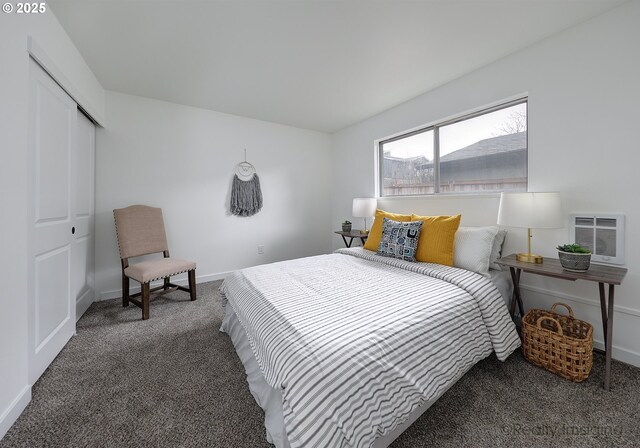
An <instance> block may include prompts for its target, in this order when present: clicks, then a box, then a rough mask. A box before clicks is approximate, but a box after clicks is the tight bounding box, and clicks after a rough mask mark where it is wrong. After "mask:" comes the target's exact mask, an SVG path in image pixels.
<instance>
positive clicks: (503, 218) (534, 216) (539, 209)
mask: <svg viewBox="0 0 640 448" xmlns="http://www.w3.org/2000/svg"><path fill="white" fill-rule="evenodd" d="M498 225H502V226H507V227H524V228H526V229H527V253H526V254H524V253H519V254H517V255H516V259H517V260H518V261H522V262H526V263H542V257H541V256H540V255H536V254H532V253H531V229H532V228H533V229H559V228H562V227H564V219H563V214H562V203H561V201H560V193H558V192H547V193H501V194H500V207H499V209H498Z"/></svg>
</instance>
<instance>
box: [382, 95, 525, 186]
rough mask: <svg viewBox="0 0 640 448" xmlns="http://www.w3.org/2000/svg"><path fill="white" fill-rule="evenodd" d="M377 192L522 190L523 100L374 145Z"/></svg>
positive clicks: (523, 178)
mask: <svg viewBox="0 0 640 448" xmlns="http://www.w3.org/2000/svg"><path fill="white" fill-rule="evenodd" d="M378 150H379V151H380V154H379V157H380V159H379V160H380V163H379V167H380V173H379V175H380V195H381V196H408V195H425V194H437V193H482V192H499V191H526V190H527V100H526V99H520V100H517V101H512V102H510V103H507V104H502V105H500V106H496V107H492V108H491V109H486V110H483V111H480V112H477V113H474V114H471V115H466V116H464V117H460V118H456V119H455V120H449V121H445V122H442V123H438V124H435V125H433V126H430V127H427V128H424V129H419V130H417V131H413V132H410V133H407V134H403V135H400V136H398V137H394V138H391V139H388V140H384V141H381V142H380V143H379V145H378Z"/></svg>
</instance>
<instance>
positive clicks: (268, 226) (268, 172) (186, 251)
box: [96, 92, 332, 312]
mask: <svg viewBox="0 0 640 448" xmlns="http://www.w3.org/2000/svg"><path fill="white" fill-rule="evenodd" d="M107 113H108V116H109V127H108V129H99V130H98V132H97V144H96V147H97V155H96V167H97V172H96V192H97V193H96V290H97V291H98V294H99V296H100V297H102V298H107V297H120V284H121V283H120V259H119V256H118V248H117V243H116V238H115V229H114V224H113V213H112V211H113V209H114V208H120V207H126V206H128V205H132V204H147V205H152V206H156V207H161V208H162V209H163V213H164V219H165V226H166V230H167V238H168V240H169V249H170V251H171V255H172V256H174V257H179V258H185V259H191V260H194V261H196V263H197V266H198V267H197V270H196V275H197V278H198V281H207V280H211V279H215V278H221V276H222V275H223V274H224V273H226V272H228V271H233V270H236V269H238V268H244V267H247V266H251V265H256V264H261V263H268V262H272V261H278V260H284V259H288V258H295V257H303V256H309V255H315V254H320V253H326V252H328V251H329V250H330V249H331V235H332V233H331V226H330V223H331V216H330V210H331V200H330V193H331V186H330V185H331V173H330V169H331V149H330V142H331V139H330V136H329V135H328V134H324V133H320V132H315V131H308V130H303V129H298V128H293V127H288V126H283V125H278V124H273V123H267V122H264V121H258V120H252V119H247V118H242V117H238V116H234V115H227V114H222V113H218V112H212V111H208V110H204V109H198V108H194V107H188V106H180V105H177V104H172V103H167V102H163V101H156V100H151V99H146V98H141V97H136V96H131V95H125V94H120V93H114V92H107ZM244 148H246V149H247V160H248V161H249V162H251V163H252V164H253V165H254V166H255V167H256V169H257V172H258V175H259V177H260V182H261V185H262V192H263V197H264V207H263V209H262V211H261V212H260V213H258V214H257V215H254V216H252V217H245V218H241V217H237V216H233V215H230V214H229V213H228V208H229V206H228V204H229V192H230V185H231V179H232V176H233V174H234V170H235V166H236V164H237V163H239V162H241V161H242V160H243V159H244V152H243V149H244ZM259 244H260V245H264V246H265V253H264V255H258V250H257V246H258V245H259ZM134 284H135V282H134ZM132 286H133V284H132ZM136 286H137V284H136ZM152 312H153V311H152Z"/></svg>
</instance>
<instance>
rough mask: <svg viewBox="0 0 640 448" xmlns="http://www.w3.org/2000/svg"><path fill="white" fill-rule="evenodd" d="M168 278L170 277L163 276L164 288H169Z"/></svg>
mask: <svg viewBox="0 0 640 448" xmlns="http://www.w3.org/2000/svg"><path fill="white" fill-rule="evenodd" d="M169 279H171V277H165V278H164V289H165V290H166V289H169V288H171V285H170V284H169Z"/></svg>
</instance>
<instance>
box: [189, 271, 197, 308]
mask: <svg viewBox="0 0 640 448" xmlns="http://www.w3.org/2000/svg"><path fill="white" fill-rule="evenodd" d="M189 294H190V295H191V300H192V301H193V300H196V271H195V269H193V270H191V271H189Z"/></svg>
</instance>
